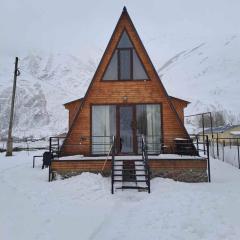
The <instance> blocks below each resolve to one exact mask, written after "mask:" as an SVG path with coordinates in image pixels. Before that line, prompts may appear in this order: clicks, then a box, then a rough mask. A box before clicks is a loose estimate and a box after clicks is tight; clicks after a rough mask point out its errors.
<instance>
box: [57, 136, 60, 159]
mask: <svg viewBox="0 0 240 240" xmlns="http://www.w3.org/2000/svg"><path fill="white" fill-rule="evenodd" d="M59 150H60V147H59V138H58V153H57V154H58V158H59V155H60V154H59Z"/></svg>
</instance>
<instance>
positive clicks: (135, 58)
mask: <svg viewBox="0 0 240 240" xmlns="http://www.w3.org/2000/svg"><path fill="white" fill-rule="evenodd" d="M124 34H127V37H128V40H129V41H130V42H129V43H130V44H131V46H128V47H121V46H120V47H119V44H120V41H121V40H122V38H123V35H124ZM126 53H127V54H128V56H129V59H128V60H129V61H130V65H129V66H128V68H129V70H130V72H129V73H127V75H128V77H126V76H122V75H124V74H125V73H124V72H123V71H122V69H123V66H122V64H121V60H122V59H123V58H121V54H126ZM111 64H114V65H113V66H112V68H114V69H115V70H114V73H113V75H114V77H112V79H111V76H110V77H108V76H107V77H106V73H107V71H108V68H109V67H111V66H110V65H111ZM123 65H124V64H123ZM137 65H138V67H139V66H140V68H142V69H140V70H141V71H143V72H142V73H140V74H142V75H145V76H144V77H143V78H141V77H138V76H137V71H135V67H137ZM110 75H111V74H110ZM147 80H150V78H149V76H148V73H147V71H146V68H145V66H144V64H143V62H142V60H141V58H140V57H139V54H138V52H137V51H136V48H135V47H134V44H133V42H132V40H131V38H130V36H129V34H128V32H127V29H125V28H124V29H123V30H122V32H121V35H120V37H119V39H118V42H117V44H116V47H115V49H114V50H113V53H112V55H111V58H110V60H109V62H108V64H107V66H106V69H105V71H104V73H103V77H102V81H104V82H109V81H147Z"/></svg>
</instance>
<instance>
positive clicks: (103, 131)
mask: <svg viewBox="0 0 240 240" xmlns="http://www.w3.org/2000/svg"><path fill="white" fill-rule="evenodd" d="M115 134H116V107H115V106H114V105H102V106H93V107H92V153H93V154H107V153H108V151H109V148H110V144H111V140H112V138H111V136H113V135H115Z"/></svg>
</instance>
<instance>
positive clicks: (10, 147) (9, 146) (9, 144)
mask: <svg viewBox="0 0 240 240" xmlns="http://www.w3.org/2000/svg"><path fill="white" fill-rule="evenodd" d="M19 75H20V71H19V69H18V57H16V60H15V68H14V79H13V91H12V102H11V111H10V120H9V129H8V140H7V151H6V156H12V150H13V139H12V127H13V113H14V104H15V94H16V86H17V77H18V76H19Z"/></svg>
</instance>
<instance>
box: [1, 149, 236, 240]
mask: <svg viewBox="0 0 240 240" xmlns="http://www.w3.org/2000/svg"><path fill="white" fill-rule="evenodd" d="M40 153H41V152H39V151H38V152H31V153H30V154H28V153H27V152H18V153H15V156H14V157H9V158H6V157H5V155H4V154H3V153H2V154H1V155H0V189H1V195H0V239H4V240H15V239H17V240H19V239H24V240H35V239H41V240H47V239H49V240H55V239H57V240H59V239H64V240H65V239H76V238H77V239H84V240H85V239H89V240H93V239H111V240H112V239H115V240H118V239H138V240H141V239H144V240H145V239H152V240H154V239H167V240H168V239H169V240H170V239H183V240H186V239H190V240H192V239H193V240H196V239H204V240H205V239H211V240H214V239H216V240H220V239H224V240H225V239H229V240H230V239H232V240H236V239H240V228H239V217H240V207H239V206H240V188H239V182H240V171H239V170H238V169H236V168H234V167H232V166H230V165H228V164H225V163H223V162H221V161H219V160H211V168H212V183H198V184H196V183H195V184H189V183H180V182H175V181H173V180H169V179H162V178H155V179H153V180H152V181H151V184H152V193H151V194H148V193H145V192H136V191H133V190H132V191H118V192H116V194H114V195H111V194H110V179H109V178H103V177H102V176H101V175H96V174H90V173H84V174H82V175H80V176H76V177H72V178H69V179H66V180H57V181H53V182H51V183H48V182H47V174H48V170H47V169H45V170H41V168H40V163H38V164H37V165H38V166H37V167H36V168H35V169H33V168H32V155H38V154H40Z"/></svg>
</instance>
